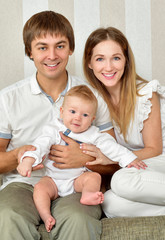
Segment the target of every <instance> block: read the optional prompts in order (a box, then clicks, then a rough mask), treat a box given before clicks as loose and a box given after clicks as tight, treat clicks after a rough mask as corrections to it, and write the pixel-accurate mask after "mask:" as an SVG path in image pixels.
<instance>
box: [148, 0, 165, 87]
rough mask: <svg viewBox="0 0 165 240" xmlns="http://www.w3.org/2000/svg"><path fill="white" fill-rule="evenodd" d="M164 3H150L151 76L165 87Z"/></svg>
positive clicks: (160, 0)
mask: <svg viewBox="0 0 165 240" xmlns="http://www.w3.org/2000/svg"><path fill="white" fill-rule="evenodd" d="M164 25H165V1H164V0H156V1H151V39H152V74H153V79H158V80H159V81H160V82H161V84H162V85H165V77H164V76H165V71H164V69H165V26H164Z"/></svg>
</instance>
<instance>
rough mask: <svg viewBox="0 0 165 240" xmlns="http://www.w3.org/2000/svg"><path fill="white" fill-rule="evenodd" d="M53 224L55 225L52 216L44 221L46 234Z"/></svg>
mask: <svg viewBox="0 0 165 240" xmlns="http://www.w3.org/2000/svg"><path fill="white" fill-rule="evenodd" d="M55 223H56V220H55V219H54V218H53V217H52V216H49V217H48V218H47V219H46V220H45V228H46V230H47V232H50V231H51V230H52V227H53V226H54V225H55Z"/></svg>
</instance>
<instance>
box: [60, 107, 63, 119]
mask: <svg viewBox="0 0 165 240" xmlns="http://www.w3.org/2000/svg"><path fill="white" fill-rule="evenodd" d="M62 116H63V107H60V118H62Z"/></svg>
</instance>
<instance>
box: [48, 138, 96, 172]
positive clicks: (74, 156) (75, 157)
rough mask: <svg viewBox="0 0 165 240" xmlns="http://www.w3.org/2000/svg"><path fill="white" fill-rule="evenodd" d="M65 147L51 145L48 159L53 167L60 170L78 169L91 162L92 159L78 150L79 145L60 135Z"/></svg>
mask: <svg viewBox="0 0 165 240" xmlns="http://www.w3.org/2000/svg"><path fill="white" fill-rule="evenodd" d="M60 134H61V137H62V139H63V140H64V141H65V142H66V143H67V144H68V145H67V146H62V145H53V146H52V147H51V150H50V154H49V159H51V160H53V161H54V163H53V165H54V166H55V167H57V168H60V169H65V168H79V167H82V166H84V165H85V164H86V162H89V161H90V160H91V161H92V160H93V159H94V158H92V157H90V156H87V155H86V154H84V153H83V152H82V150H81V149H80V145H79V144H78V143H77V142H75V141H74V140H73V139H71V138H69V137H67V136H65V135H64V134H62V133H60Z"/></svg>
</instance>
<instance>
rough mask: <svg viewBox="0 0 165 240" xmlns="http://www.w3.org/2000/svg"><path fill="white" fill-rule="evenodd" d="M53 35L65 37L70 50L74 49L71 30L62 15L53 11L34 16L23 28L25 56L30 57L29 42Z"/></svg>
mask: <svg viewBox="0 0 165 240" xmlns="http://www.w3.org/2000/svg"><path fill="white" fill-rule="evenodd" d="M47 33H49V34H51V35H52V36H53V35H61V36H65V37H66V38H67V39H68V41H69V47H70V50H71V51H72V52H73V51H74V48H75V41H74V32H73V28H72V26H71V24H70V22H69V21H68V19H67V18H65V17H64V16H63V15H61V14H59V13H56V12H53V11H43V12H39V13H36V14H34V15H33V16H32V17H31V18H30V19H29V20H28V21H27V22H26V23H25V26H24V28H23V41H24V44H25V54H27V56H28V57H30V55H31V42H32V41H33V40H34V39H35V38H38V37H42V36H46V34H47Z"/></svg>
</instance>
